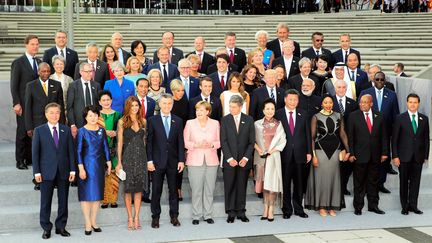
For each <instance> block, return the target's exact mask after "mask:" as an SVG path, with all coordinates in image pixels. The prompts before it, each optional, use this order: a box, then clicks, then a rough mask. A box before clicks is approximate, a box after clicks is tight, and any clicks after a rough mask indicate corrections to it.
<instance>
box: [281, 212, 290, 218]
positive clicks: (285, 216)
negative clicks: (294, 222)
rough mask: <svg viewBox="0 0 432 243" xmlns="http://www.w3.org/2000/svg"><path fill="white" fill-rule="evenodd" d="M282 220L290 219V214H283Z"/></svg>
mask: <svg viewBox="0 0 432 243" xmlns="http://www.w3.org/2000/svg"><path fill="white" fill-rule="evenodd" d="M282 218H284V219H289V218H291V214H289V213H284V214H283V216H282Z"/></svg>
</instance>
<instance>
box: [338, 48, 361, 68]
mask: <svg viewBox="0 0 432 243" xmlns="http://www.w3.org/2000/svg"><path fill="white" fill-rule="evenodd" d="M351 53H355V54H356V55H357V58H358V62H359V64H358V66H357V67H361V57H360V52H359V51H357V50H356V49H353V48H350V49H349V53H348V55H349V54H351ZM332 58H333V61H334V63H338V62H344V59H343V53H342V48H341V49H339V50H337V51H335V52H333V54H332Z"/></svg>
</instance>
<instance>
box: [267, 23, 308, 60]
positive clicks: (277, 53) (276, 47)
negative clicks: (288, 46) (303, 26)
mask: <svg viewBox="0 0 432 243" xmlns="http://www.w3.org/2000/svg"><path fill="white" fill-rule="evenodd" d="M276 35H277V38H276V39H274V40H272V41H269V42H268V43H267V45H266V46H267V49H269V50H271V51H273V53H274V58H275V59H276V58H278V57H281V56H282V55H283V52H282V50H283V48H282V45H283V43H284V42H285V41H287V40H289V35H290V31H289V27H288V25H287V24H284V23H279V24H278V26H277V28H276ZM293 42H294V56H295V57H298V58H300V44H299V43H297V42H296V41H293ZM273 66H274V65H273Z"/></svg>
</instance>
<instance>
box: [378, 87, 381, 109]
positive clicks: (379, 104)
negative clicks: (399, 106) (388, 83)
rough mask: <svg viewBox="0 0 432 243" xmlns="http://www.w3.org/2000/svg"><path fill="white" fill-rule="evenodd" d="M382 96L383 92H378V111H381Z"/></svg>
mask: <svg viewBox="0 0 432 243" xmlns="http://www.w3.org/2000/svg"><path fill="white" fill-rule="evenodd" d="M381 104H382V95H381V90H378V111H381Z"/></svg>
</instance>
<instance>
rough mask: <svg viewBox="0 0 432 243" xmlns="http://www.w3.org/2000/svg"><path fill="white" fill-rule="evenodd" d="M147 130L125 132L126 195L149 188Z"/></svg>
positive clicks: (129, 129)
mask: <svg viewBox="0 0 432 243" xmlns="http://www.w3.org/2000/svg"><path fill="white" fill-rule="evenodd" d="M144 141H145V129H144V128H141V129H139V130H138V131H134V130H133V129H132V128H125V129H124V130H123V150H122V151H123V156H122V158H123V163H122V165H123V170H124V171H125V172H126V180H125V181H124V191H125V192H126V193H132V192H143V191H144V190H147V188H148V185H147V183H148V179H147V153H146V145H145V143H144Z"/></svg>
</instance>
